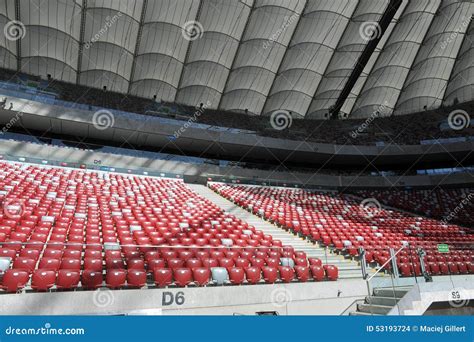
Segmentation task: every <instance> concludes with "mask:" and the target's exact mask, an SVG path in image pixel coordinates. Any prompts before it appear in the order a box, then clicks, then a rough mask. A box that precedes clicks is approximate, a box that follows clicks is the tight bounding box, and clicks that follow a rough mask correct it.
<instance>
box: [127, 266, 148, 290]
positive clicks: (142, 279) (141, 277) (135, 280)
mask: <svg viewBox="0 0 474 342" xmlns="http://www.w3.org/2000/svg"><path fill="white" fill-rule="evenodd" d="M127 284H128V286H129V287H136V288H140V287H143V286H145V285H146V272H145V271H144V270H142V269H129V270H128V272H127Z"/></svg>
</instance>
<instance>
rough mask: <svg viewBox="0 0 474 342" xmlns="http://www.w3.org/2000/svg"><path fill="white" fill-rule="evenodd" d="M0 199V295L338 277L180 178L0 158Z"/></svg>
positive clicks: (317, 262)
mask: <svg viewBox="0 0 474 342" xmlns="http://www.w3.org/2000/svg"><path fill="white" fill-rule="evenodd" d="M0 202H1V204H2V209H3V210H2V211H0V288H1V289H3V290H4V291H6V292H16V291H18V290H20V289H22V288H27V289H32V290H36V291H47V290H50V289H55V290H72V289H75V288H77V287H82V288H84V289H95V288H98V287H101V286H107V287H109V288H111V289H117V288H123V287H129V288H140V287H143V286H145V285H147V286H159V287H164V286H168V285H174V286H188V285H196V286H204V285H207V284H216V285H222V284H256V283H259V282H266V283H274V282H291V281H310V280H315V281H321V280H336V279H337V277H338V270H337V268H336V267H335V266H332V265H323V264H322V262H321V260H319V259H312V258H307V256H306V254H305V253H304V252H300V251H295V250H294V248H293V247H291V246H283V245H282V243H281V241H279V240H276V239H273V237H272V236H271V235H268V234H264V233H263V232H262V231H259V230H257V229H255V227H253V226H251V225H249V224H248V223H246V222H243V221H242V220H240V219H238V218H236V217H234V216H233V215H230V214H228V213H225V212H224V211H223V210H222V209H220V208H219V207H217V206H216V205H215V204H214V203H212V202H210V201H209V200H207V199H205V198H203V197H201V196H199V195H198V194H196V193H195V192H193V191H192V190H191V189H190V188H188V187H187V186H186V185H185V183H184V182H183V181H182V180H180V179H164V178H154V177H145V176H132V175H122V174H115V173H109V172H97V171H85V170H75V169H64V168H57V167H46V166H34V165H28V164H24V163H10V162H1V161H0ZM152 284H154V285H152Z"/></svg>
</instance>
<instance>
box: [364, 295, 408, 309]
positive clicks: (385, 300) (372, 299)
mask: <svg viewBox="0 0 474 342" xmlns="http://www.w3.org/2000/svg"><path fill="white" fill-rule="evenodd" d="M399 300H400V298H394V297H379V296H367V297H365V303H366V304H372V305H387V306H392V307H393V306H395V305H396V304H397V303H398V301H399Z"/></svg>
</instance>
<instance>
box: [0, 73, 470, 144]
mask: <svg viewBox="0 0 474 342" xmlns="http://www.w3.org/2000/svg"><path fill="white" fill-rule="evenodd" d="M45 76H46V75H45ZM0 80H3V81H7V82H21V83H22V84H24V83H26V82H25V80H32V81H34V82H39V83H46V86H45V87H44V89H43V90H46V91H51V92H54V93H57V94H58V96H59V99H60V100H64V101H68V102H72V103H81V104H85V105H90V106H99V107H105V108H109V109H116V110H122V111H127V112H131V113H137V114H145V113H146V114H147V115H157V114H156V113H161V114H160V115H169V114H175V115H178V117H179V118H184V119H185V120H186V119H187V118H193V121H195V122H196V123H202V124H207V125H211V126H220V127H228V128H236V129H243V130H249V131H255V132H257V134H259V135H261V136H269V137H274V138H279V139H282V138H283V139H291V140H297V141H299V140H302V139H304V140H306V141H311V142H317V143H328V144H340V145H374V144H376V143H377V142H384V143H385V144H391V145H393V144H401V145H418V144H420V141H422V140H438V139H445V138H459V137H472V136H474V126H473V125H471V126H470V127H466V128H465V129H463V130H454V129H446V130H440V125H441V124H442V123H446V121H447V118H448V115H449V113H450V112H451V111H452V110H454V109H462V110H465V111H467V112H468V113H472V110H473V107H474V102H472V101H471V102H470V103H465V104H459V105H456V106H454V107H453V108H439V109H436V110H431V111H425V112H421V113H416V114H412V115H392V116H390V117H380V118H374V116H373V113H369V115H368V116H367V117H368V118H369V119H352V118H351V117H350V116H349V118H350V120H307V119H305V120H302V119H294V120H292V124H291V126H290V127H288V128H287V129H285V130H275V129H273V128H272V126H271V124H270V118H269V116H268V115H248V114H243V113H236V112H230V111H224V110H215V109H210V108H206V109H205V110H204V111H202V110H201V111H200V114H199V115H195V112H196V110H197V109H196V108H195V107H193V106H186V105H181V104H177V103H164V102H161V101H160V102H158V101H159V99H157V100H153V99H151V98H142V97H138V96H134V95H131V94H128V95H127V96H123V94H121V93H116V92H111V91H103V90H102V89H97V88H91V87H86V86H83V85H78V84H73V83H67V82H62V81H59V80H55V79H52V80H49V81H46V80H44V79H41V78H40V77H38V76H34V75H26V74H24V73H16V72H15V71H12V70H7V69H2V68H0ZM199 105H200V104H199V103H196V106H199ZM166 113H168V114H166ZM374 119H375V120H374ZM372 121H373V122H372ZM358 128H363V129H362V131H361V132H360V133H357V134H355V135H354V131H355V130H357V129H358Z"/></svg>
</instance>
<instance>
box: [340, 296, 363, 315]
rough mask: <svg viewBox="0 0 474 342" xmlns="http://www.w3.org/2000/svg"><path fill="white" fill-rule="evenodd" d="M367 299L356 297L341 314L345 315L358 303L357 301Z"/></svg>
mask: <svg viewBox="0 0 474 342" xmlns="http://www.w3.org/2000/svg"><path fill="white" fill-rule="evenodd" d="M363 301H365V299H364V298H359V299H355V300H354V301H353V302H352V303H351V304H349V306H348V307H347V308H346V309H345V310H344V311H343V312H342V313H341V314H340V316H344V314H345V313H346V312H347V310H349V309H350V308H352V306H353V305H354V304H355V303H357V302H363Z"/></svg>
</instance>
